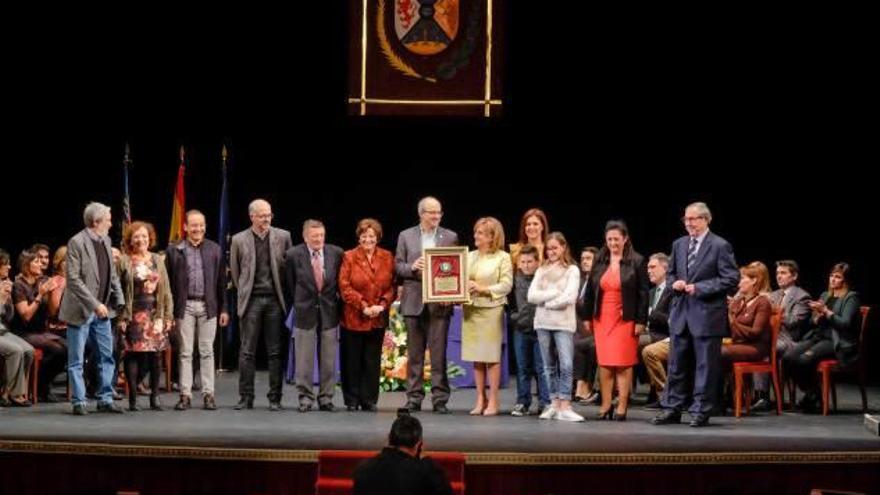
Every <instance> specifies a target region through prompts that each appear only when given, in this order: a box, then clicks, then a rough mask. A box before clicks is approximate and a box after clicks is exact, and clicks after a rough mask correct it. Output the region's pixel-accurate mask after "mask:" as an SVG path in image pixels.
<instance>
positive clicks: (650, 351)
mask: <svg viewBox="0 0 880 495" xmlns="http://www.w3.org/2000/svg"><path fill="white" fill-rule="evenodd" d="M668 267H669V257H668V256H666V255H665V254H663V253H655V254H652V255H651V257H650V258H649V259H648V278H649V279H650V280H651V283H652V284H654V287H653V288H651V292H649V293H648V326H647V328H646V330H647V333H646V334H645V335H643V336H641V337H639V347H640V351H641V352H640V353H639V354H640V355H641V356H642V361H643V362H644V363H645V370H646V372H647V374H648V382H649V384H650V385H651V393H650V395H649V396H648V403H647V404H646V405H645V407H646V408H649V409H657V408H659V406H660V403H659V400H658V397H659V396H660V392H662V391H663V388H664V387H665V386H666V360H667V359H668V358H669V303H670V301H671V300H672V291H671V290H669V288H667V287H666V270H667V269H668ZM646 336H647V338H644V337H646Z"/></svg>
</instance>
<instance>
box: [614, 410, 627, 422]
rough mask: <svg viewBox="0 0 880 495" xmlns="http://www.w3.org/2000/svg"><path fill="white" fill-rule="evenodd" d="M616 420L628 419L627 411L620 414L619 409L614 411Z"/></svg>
mask: <svg viewBox="0 0 880 495" xmlns="http://www.w3.org/2000/svg"><path fill="white" fill-rule="evenodd" d="M614 421H626V412H624V413H623V414H620V413H619V412H617V411H614Z"/></svg>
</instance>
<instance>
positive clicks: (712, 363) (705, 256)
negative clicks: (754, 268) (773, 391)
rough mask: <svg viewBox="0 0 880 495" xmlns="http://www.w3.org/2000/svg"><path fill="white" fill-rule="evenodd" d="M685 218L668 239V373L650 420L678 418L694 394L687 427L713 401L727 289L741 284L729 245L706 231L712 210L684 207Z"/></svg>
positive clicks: (704, 421) (703, 419)
mask: <svg viewBox="0 0 880 495" xmlns="http://www.w3.org/2000/svg"><path fill="white" fill-rule="evenodd" d="M683 221H684V225H685V229H687V232H688V235H687V236H684V237H681V238H679V239H678V240H676V241H675V242H674V243H672V258H671V260H670V262H669V274H668V278H667V283H669V284H671V286H672V290H673V300H672V305H671V307H670V312H669V337H670V343H671V345H670V356H669V377H668V380H667V385H666V389H665V392H664V394H663V399H662V401H661V404H662V407H663V411H662V412H661V413H660V414H658V415H657V416H655V417H654V418H653V419H652V420H651V422H652V423H653V424H655V425H662V424H671V423H678V422H680V421H681V411H682V409H683V408H684V406H685V404H686V403H687V402H688V401H689V400H690V399H691V398H693V402H691V406H690V408H689V412H690V414H691V422H690V426H693V427H700V426H706V425H708V424H709V416H710V414H711V412H712V410H713V409H714V408H715V404H716V400H717V397H716V395H717V393H718V381H719V378H720V359H721V339H722V338H723V337H725V336H727V335H728V334H729V330H728V326H727V293H728V292H729V291H730V290H731V289H733V288H735V287H736V286H737V284H738V283H739V270H737V267H736V259H735V258H734V255H733V247H732V246H731V245H730V243H728V242H727V241H726V240H724V239H723V238H721V237H719V236H717V235H715V234H714V233H712V232H710V231H709V223H710V222H711V221H712V213H711V212H710V211H709V207H708V206H706V204H705V203H692V204H690V205H688V207H687V208H686V209H685V213H684V218H683ZM691 373H693V374H694V382H693V389H692V390H691V389H690V387H689V386H688V384H689V380H688V377H689V375H690V374H691Z"/></svg>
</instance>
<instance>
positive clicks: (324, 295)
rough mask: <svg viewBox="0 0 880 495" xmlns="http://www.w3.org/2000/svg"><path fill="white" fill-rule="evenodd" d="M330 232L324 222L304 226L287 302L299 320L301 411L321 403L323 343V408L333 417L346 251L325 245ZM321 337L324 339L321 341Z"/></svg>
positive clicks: (292, 258) (289, 265)
mask: <svg viewBox="0 0 880 495" xmlns="http://www.w3.org/2000/svg"><path fill="white" fill-rule="evenodd" d="M325 236H326V230H325V229H324V224H323V223H321V222H319V221H318V220H306V221H305V223H304V224H303V240H304V241H305V242H304V243H302V244H297V245H296V246H294V247H292V248H290V249H289V250H288V251H287V255H286V256H285V259H286V262H285V267H284V273H285V276H286V279H287V294H288V295H287V297H288V299H290V301H292V304H293V314H294V315H295V316H294V321H295V323H294V329H293V332H294V334H293V339H294V356H295V361H296V372H295V380H296V389H297V392H298V394H299V411H300V412H308V411H309V410H310V409H311V408H312V403H313V402H315V399H316V397H315V393H314V391H313V390H312V389H313V386H312V381H313V379H312V374H313V373H314V366H315V364H314V359H315V348H316V346H317V345H318V341H319V339H320V353H319V357H318V360H319V365H320V373H319V375H320V380H321V382H320V388H319V391H318V396H317V400H318V408H319V409H321V410H322V411H328V412H330V411H333V409H334V406H333V392H334V390H335V388H336V350H337V349H338V348H339V301H340V299H339V286H338V285H337V280H338V278H339V267H340V265H341V264H342V255H343V250H342V248H340V247H339V246H334V245H332V244H325V243H324V239H325ZM319 334H320V335H319Z"/></svg>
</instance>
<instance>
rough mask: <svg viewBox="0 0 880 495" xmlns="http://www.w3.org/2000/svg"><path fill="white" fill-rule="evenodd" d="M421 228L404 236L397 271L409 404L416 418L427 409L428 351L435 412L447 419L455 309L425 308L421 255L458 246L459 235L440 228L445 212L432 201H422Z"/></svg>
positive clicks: (438, 203)
mask: <svg viewBox="0 0 880 495" xmlns="http://www.w3.org/2000/svg"><path fill="white" fill-rule="evenodd" d="M418 211H419V224H418V225H416V226H415V227H410V228H409V229H406V230H404V231H403V232H401V233H400V235H399V236H398V238H397V253H396V254H395V257H394V270H395V272H396V273H397V277H398V278H399V279H400V280H402V281H403V294H402V295H401V298H400V312H401V314H402V315H403V318H404V321H405V322H406V342H407V363H408V369H407V390H406V396H407V402H406V405H405V406H404V407H406V408H407V409H409V410H410V411H411V412H413V411H420V410H421V409H422V399H424V398H425V390H424V387H423V381H422V374H423V373H424V367H425V349H426V348H427V349H428V350H429V351H430V352H431V395H432V402H433V404H434V412H435V413H438V414H448V413H449V409H448V408H447V407H446V402H448V401H449V378H448V377H447V376H446V337H447V334H448V333H449V318H450V316H451V315H452V307H451V306H450V305H442V304H437V303H430V304H424V303H423V302H422V269H424V267H425V260H424V258H423V257H422V249H424V248H431V247H446V246H455V245H457V244H458V234H456V233H455V232H453V231H451V230H447V229H444V228H443V227H440V219H441V218H442V217H443V210H442V208H441V206H440V201H438V200H437V198H433V197H431V196H428V197H425V198H422V199H421V200H420V201H419V206H418Z"/></svg>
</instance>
